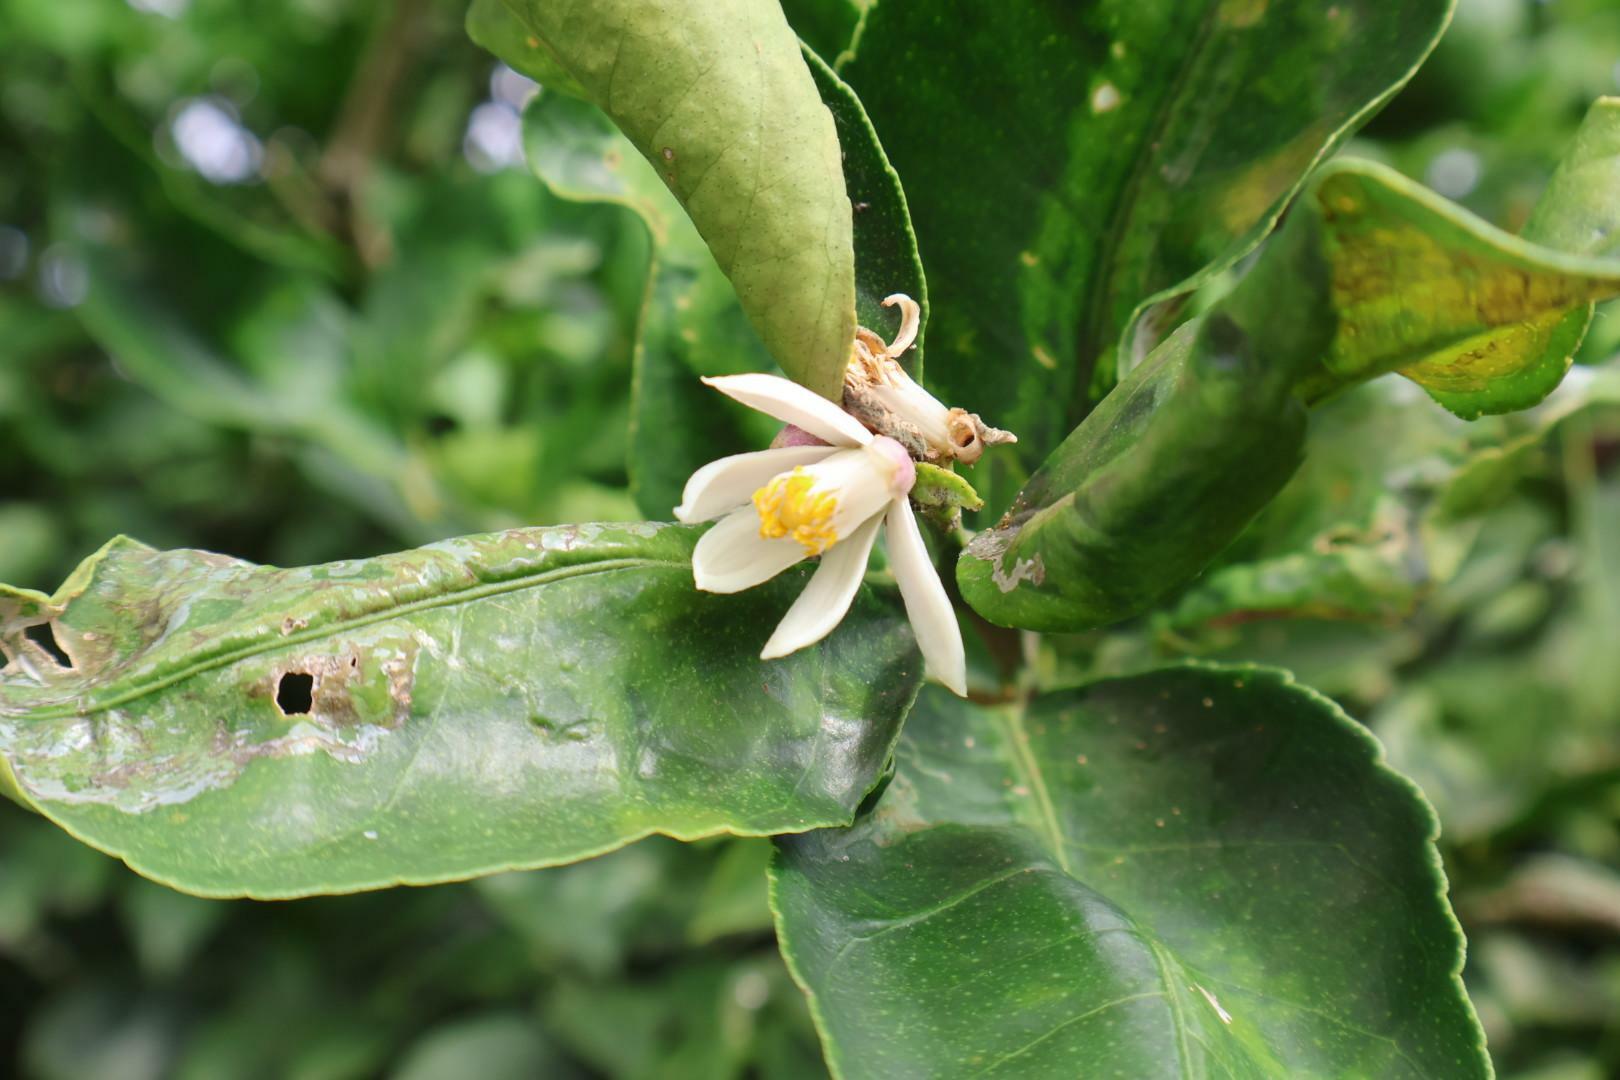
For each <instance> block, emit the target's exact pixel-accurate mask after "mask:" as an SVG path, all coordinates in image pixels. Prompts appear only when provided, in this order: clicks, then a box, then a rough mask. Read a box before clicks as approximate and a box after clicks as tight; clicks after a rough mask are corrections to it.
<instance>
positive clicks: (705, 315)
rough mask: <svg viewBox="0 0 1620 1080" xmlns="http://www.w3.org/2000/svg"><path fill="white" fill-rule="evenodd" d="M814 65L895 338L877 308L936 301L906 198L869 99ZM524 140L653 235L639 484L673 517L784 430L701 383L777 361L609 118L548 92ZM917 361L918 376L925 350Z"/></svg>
mask: <svg viewBox="0 0 1620 1080" xmlns="http://www.w3.org/2000/svg"><path fill="white" fill-rule="evenodd" d="M806 60H807V62H808V63H809V64H810V65H811V69H812V71H813V72H814V73H815V76H816V83H817V86H818V88H819V89H820V90H821V92H822V93H823V94H824V95H825V97H826V102H827V106H828V108H829V109H830V110H831V111H832V114H833V117H834V120H835V121H836V123H837V126H838V132H839V137H840V139H841V141H842V144H843V147H844V171H845V177H846V184H847V186H848V189H849V192H850V195H851V197H852V198H853V199H855V211H854V213H855V240H856V257H855V281H856V300H857V309H858V311H859V313H860V319H861V322H862V323H863V324H865V325H867V326H870V327H873V328H874V329H877V330H878V331H879V332H880V333H883V334H884V335H885V336H888V335H890V334H891V333H892V332H893V329H894V327H895V326H896V325H897V315H896V313H895V312H894V311H893V309H886V308H883V307H881V306H880V301H881V300H882V299H883V298H884V297H886V296H888V295H890V294H891V293H896V292H902V293H906V294H907V295H910V296H911V297H913V298H914V299H916V300H918V301H919V303H921V304H923V305H924V306H925V308H926V305H927V302H928V298H927V289H926V286H925V285H924V283H923V279H922V267H921V263H920V262H919V260H918V258H917V247H916V239H915V237H914V236H913V235H912V232H911V225H910V221H909V218H908V217H907V213H906V203H905V195H904V193H903V192H902V191H901V189H900V181H899V178H898V177H897V176H896V175H895V174H894V170H893V169H891V168H890V167H889V165H888V161H887V159H886V158H885V157H884V155H883V147H882V146H881V145H880V144H879V143H878V141H877V136H876V133H875V132H873V130H872V126H871V124H870V123H869V122H867V120H866V118H865V115H864V113H862V111H861V107H860V102H859V101H858V100H856V98H855V97H854V95H853V93H852V92H851V91H850V90H849V88H848V87H847V86H845V85H844V84H843V83H841V82H840V81H839V80H838V78H837V77H836V76H834V75H833V74H832V73H831V71H830V70H828V69H827V68H826V66H825V65H823V64H822V63H821V62H820V61H819V60H817V59H816V58H815V57H814V56H808V55H807V57H806ZM525 139H526V144H527V148H528V160H529V163H530V164H531V165H532V166H533V168H534V170H535V172H536V173H537V175H539V176H540V178H541V179H542V180H544V181H545V182H546V184H547V186H549V187H550V188H551V189H552V191H553V192H555V193H556V194H558V195H560V196H562V197H563V198H567V199H574V200H583V201H595V202H609V203H614V204H617V205H620V206H624V207H626V208H628V209H630V210H632V211H634V212H635V213H636V214H637V215H639V216H640V217H641V219H642V221H643V222H644V223H645V225H646V227H647V231H648V235H649V237H650V238H651V241H652V246H653V254H652V264H651V266H650V267H649V270H648V275H649V280H648V283H647V293H646V296H645V299H644V301H643V307H642V312H641V319H640V323H639V325H638V327H637V339H636V384H635V388H634V394H633V398H634V400H633V403H632V410H633V411H632V416H633V428H632V433H631V444H632V445H631V454H630V479H631V488H632V490H633V492H634V494H635V496H636V500H637V503H638V505H639V506H640V507H641V509H642V512H643V513H645V514H647V515H648V516H649V517H653V518H664V517H668V516H669V513H670V510H671V508H672V507H674V505H675V504H676V503H677V502H679V501H680V497H681V488H682V487H683V486H684V485H685V483H686V480H687V478H688V477H689V476H691V475H692V473H693V472H694V471H696V469H697V468H698V467H699V466H701V465H704V464H705V463H707V462H710V461H713V460H715V459H716V458H720V457H724V456H726V455H727V454H735V453H741V452H743V451H746V450H757V449H759V448H761V447H763V446H764V445H765V444H766V443H767V442H769V441H770V438H771V436H772V435H773V434H774V432H775V425H773V424H770V423H767V422H765V421H764V419H763V418H761V417H759V416H758V415H757V414H753V413H750V412H748V411H746V410H742V409H739V408H737V407H735V406H733V405H731V404H729V403H727V402H725V401H724V400H723V399H721V397H720V395H718V394H716V393H715V392H714V391H712V390H709V389H707V388H705V387H704V386H702V385H701V384H700V383H699V382H698V376H700V375H730V374H736V373H739V372H744V371H759V370H766V369H768V368H770V367H771V365H772V360H771V355H770V353H769V352H768V351H767V350H766V349H765V347H764V345H763V344H762V343H761V342H760V340H759V336H758V335H757V334H756V333H755V332H754V329H753V327H752V326H750V324H749V322H748V318H747V316H746V315H745V314H744V313H743V309H742V308H741V306H740V305H739V304H738V301H737V297H736V292H735V290H734V289H733V288H732V286H731V284H730V283H729V282H728V281H727V280H726V278H725V275H724V274H722V273H721V271H720V267H719V266H718V265H717V264H716V262H715V260H714V256H713V255H712V254H711V253H710V251H709V249H708V248H707V246H706V245H705V244H704V243H703V241H702V238H701V237H700V236H699V235H698V233H697V230H696V229H694V228H693V227H692V224H691V222H690V221H689V220H687V218H686V216H685V215H684V214H683V213H682V212H681V210H680V206H679V204H678V203H677V202H676V201H675V199H674V198H672V197H671V196H670V194H669V192H668V191H667V189H666V188H665V187H664V184H663V182H662V181H661V180H659V178H658V176H657V174H656V172H655V171H654V170H653V169H652V167H651V166H649V165H648V164H647V163H646V162H644V161H642V160H641V158H640V157H639V155H637V154H635V152H634V148H633V147H632V146H631V145H630V143H629V141H628V140H627V139H625V138H624V136H623V135H621V134H620V133H619V132H618V131H616V130H615V129H614V128H613V126H612V124H611V123H610V122H609V121H608V119H607V117H606V116H604V115H603V114H602V113H601V112H600V111H599V110H597V109H595V108H593V107H591V106H590V105H588V104H586V103H584V102H581V101H574V100H570V99H568V98H564V97H559V96H557V95H554V94H542V95H541V96H540V97H539V98H538V99H537V100H536V101H535V102H534V103H533V104H531V105H530V106H529V108H528V110H527V111H526V113H525ZM924 315H925V317H926V310H925V312H924ZM906 360H907V364H908V366H911V367H912V368H913V370H914V371H920V370H921V365H922V347H921V345H919V346H918V347H916V348H914V349H913V350H911V351H910V352H908V353H907V354H906Z"/></svg>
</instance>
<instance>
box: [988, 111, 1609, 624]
mask: <svg viewBox="0 0 1620 1080" xmlns="http://www.w3.org/2000/svg"><path fill="white" fill-rule="evenodd" d="M1594 116H1595V117H1596V118H1597V119H1594V120H1593V121H1591V122H1590V123H1589V124H1588V127H1593V126H1594V125H1596V126H1597V127H1598V128H1601V129H1604V130H1606V125H1608V124H1609V123H1612V122H1614V120H1615V119H1616V117H1617V116H1620V114H1615V113H1613V112H1612V111H1611V110H1608V109H1607V108H1606V107H1605V106H1600V107H1599V109H1598V110H1596V112H1595V114H1594ZM1608 145H1610V143H1608V142H1605V141H1604V140H1600V139H1596V138H1595V137H1594V136H1592V133H1590V132H1589V133H1588V137H1587V138H1585V139H1583V140H1582V141H1581V143H1580V144H1579V145H1578V146H1577V148H1576V150H1575V151H1574V152H1573V153H1572V155H1571V158H1570V162H1586V163H1587V165H1586V167H1584V168H1583V167H1579V166H1577V165H1575V164H1569V163H1566V169H1565V170H1564V171H1563V172H1561V173H1560V175H1561V176H1563V175H1565V174H1566V173H1568V174H1570V175H1574V174H1577V173H1579V174H1580V175H1587V176H1592V175H1595V176H1597V177H1599V178H1601V177H1602V176H1603V175H1606V174H1605V172H1604V169H1606V168H1611V167H1613V166H1614V165H1615V162H1614V161H1611V160H1609V159H1607V158H1603V157H1602V156H1601V154H1600V153H1599V152H1598V149H1600V148H1602V147H1605V146H1608ZM1594 148H1598V149H1594ZM1573 185H1574V181H1573V180H1563V181H1561V182H1560V184H1559V185H1557V186H1556V191H1555V194H1554V196H1553V197H1555V198H1557V197H1559V196H1557V194H1556V192H1560V191H1569V190H1574V187H1573ZM1573 198H1574V197H1573V196H1570V199H1571V200H1573ZM1575 205H1585V204H1580V203H1575ZM1541 220H1542V221H1544V222H1546V224H1543V225H1542V226H1541V227H1542V228H1543V229H1546V230H1547V231H1549V232H1558V233H1559V234H1560V235H1563V236H1565V237H1566V238H1573V237H1574V236H1576V235H1577V234H1579V235H1584V236H1585V237H1586V242H1587V244H1588V245H1589V246H1592V245H1601V244H1603V243H1607V242H1608V241H1607V239H1605V238H1606V236H1607V233H1606V232H1605V226H1604V225H1603V223H1602V222H1596V223H1594V221H1593V220H1592V219H1591V217H1590V215H1574V214H1572V215H1571V217H1570V220H1569V222H1568V223H1566V222H1565V220H1564V219H1563V218H1562V217H1561V216H1560V215H1558V214H1557V213H1554V212H1553V211H1552V210H1545V209H1544V211H1543V216H1542V218H1541ZM1615 225H1616V226H1617V227H1620V219H1617V220H1616V222H1615ZM1616 292H1620V260H1613V261H1609V260H1601V259H1595V258H1590V257H1584V256H1577V255H1567V254H1563V253H1560V252H1557V251H1553V250H1551V249H1549V248H1543V247H1538V246H1536V245H1533V244H1530V243H1528V242H1527V241H1524V240H1522V239H1520V238H1517V237H1513V236H1510V235H1508V234H1506V233H1503V232H1501V231H1500V230H1497V229H1494V228H1493V227H1491V226H1490V225H1487V224H1486V223H1484V222H1482V221H1480V220H1479V219H1477V218H1474V217H1473V216H1472V215H1469V214H1467V213H1466V212H1465V211H1463V210H1461V209H1460V208H1458V207H1456V206H1454V205H1452V204H1450V203H1448V202H1446V201H1445V200H1443V199H1441V198H1439V197H1438V196H1436V195H1434V194H1433V193H1431V192H1429V191H1427V190H1426V189H1424V188H1422V187H1420V186H1418V185H1416V184H1413V183H1412V182H1410V181H1408V180H1406V179H1404V178H1402V177H1401V176H1399V175H1398V174H1396V173H1394V172H1392V171H1390V170H1388V169H1386V168H1384V167H1382V166H1379V165H1374V164H1372V163H1369V162H1361V161H1354V160H1345V159H1341V160H1338V161H1334V162H1331V163H1329V164H1328V165H1327V166H1324V167H1323V168H1322V169H1321V170H1320V171H1319V173H1318V174H1317V177H1316V178H1315V179H1314V180H1313V181H1312V187H1311V191H1310V193H1309V194H1308V195H1307V196H1306V197H1305V198H1304V199H1303V200H1301V205H1300V206H1298V207H1296V209H1295V212H1294V213H1293V214H1292V215H1291V216H1290V218H1289V223H1288V225H1287V227H1286V228H1284V229H1283V230H1282V231H1281V233H1280V234H1279V235H1278V236H1276V237H1275V238H1274V239H1273V240H1272V241H1271V243H1269V244H1268V245H1267V247H1266V248H1265V250H1264V251H1263V252H1262V254H1261V256H1260V258H1259V259H1258V260H1257V262H1256V264H1255V266H1254V267H1253V268H1252V269H1251V270H1250V271H1249V273H1248V275H1247V276H1246V277H1245V278H1244V279H1243V280H1242V281H1241V282H1240V283H1239V284H1238V285H1237V286H1236V287H1235V288H1234V289H1233V290H1232V291H1231V292H1230V293H1229V294H1227V295H1226V296H1224V297H1222V298H1221V299H1220V300H1219V301H1217V302H1216V303H1215V304H1214V306H1213V307H1212V308H1211V310H1210V312H1209V313H1208V314H1207V315H1205V316H1203V317H1202V318H1201V319H1196V320H1193V321H1192V322H1189V323H1187V324H1185V325H1184V326H1182V327H1181V328H1180V329H1179V330H1178V331H1177V332H1176V333H1175V334H1174V335H1172V336H1171V337H1170V338H1169V339H1167V340H1166V341H1165V342H1164V343H1163V344H1161V345H1160V346H1159V347H1158V348H1157V349H1155V350H1154V352H1153V353H1152V354H1151V355H1150V356H1149V358H1148V360H1147V361H1146V362H1145V363H1143V364H1142V365H1141V366H1139V367H1138V368H1136V370H1134V371H1132V372H1131V373H1130V374H1129V375H1128V376H1127V377H1126V378H1125V380H1124V381H1123V382H1121V383H1120V385H1119V386H1118V387H1117V388H1116V389H1115V390H1114V391H1113V392H1112V393H1111V394H1110V395H1109V396H1108V397H1107V398H1106V399H1105V400H1104V401H1103V403H1102V404H1101V405H1100V406H1099V407H1098V408H1097V409H1096V410H1095V411H1094V412H1093V413H1092V414H1091V415H1090V416H1088V417H1087V418H1086V420H1085V421H1084V422H1083V423H1082V424H1081V425H1080V426H1079V427H1078V428H1076V429H1075V431H1074V433H1073V434H1072V435H1071V436H1070V437H1069V439H1068V440H1067V441H1065V442H1064V443H1063V445H1062V446H1060V447H1059V448H1058V449H1057V451H1055V452H1054V453H1053V454H1052V455H1051V457H1050V458H1049V459H1048V460H1047V462H1046V463H1045V464H1044V465H1043V466H1042V467H1041V469H1040V471H1039V472H1037V473H1036V475H1035V476H1034V477H1033V478H1032V479H1031V480H1030V482H1029V483H1028V484H1027V485H1026V486H1025V488H1024V490H1023V491H1022V492H1020V494H1019V496H1018V499H1017V500H1016V501H1015V502H1014V504H1013V507H1012V509H1011V510H1010V511H1009V513H1008V515H1007V516H1006V517H1005V518H1003V519H1002V521H1000V522H998V523H997V525H996V526H995V527H994V528H993V529H990V530H987V531H985V532H983V533H981V534H979V536H977V537H976V538H975V539H974V541H973V543H972V544H971V545H970V546H969V547H968V549H967V551H966V552H965V553H964V555H963V558H962V559H961V561H960V562H959V563H958V566H957V577H958V580H959V581H960V582H961V585H962V592H963V595H964V597H965V598H966V599H967V600H968V602H969V603H970V604H972V605H973V606H974V607H975V608H976V609H977V610H978V611H979V612H980V613H981V614H982V615H984V616H985V617H986V618H988V619H990V620H991V621H992V622H997V623H1001V624H1003V625H1012V626H1023V627H1028V628H1031V629H1042V630H1077V629H1084V628H1087V627H1092V626H1098V625H1103V624H1106V623H1110V622H1117V621H1119V620H1121V619H1125V618H1129V617H1131V616H1134V615H1138V614H1141V613H1142V612H1144V611H1146V610H1147V609H1148V608H1150V607H1151V606H1153V605H1154V604H1155V603H1157V602H1159V601H1160V600H1162V599H1164V598H1166V597H1167V596H1169V595H1170V593H1172V592H1173V591H1174V590H1176V589H1178V588H1180V587H1182V586H1183V585H1185V584H1186V583H1187V582H1188V581H1190V580H1192V578H1193V577H1194V576H1196V575H1197V574H1198V573H1200V572H1201V571H1202V570H1203V569H1204V568H1205V567H1206V566H1207V565H1208V564H1209V563H1210V561H1211V560H1212V559H1214V558H1215V556H1216V555H1218V554H1219V553H1220V552H1221V550H1222V549H1223V548H1225V547H1226V546H1227V544H1229V543H1230V542H1231V541H1232V540H1233V539H1234V538H1235V537H1236V536H1237V535H1238V534H1239V533H1240V532H1241V531H1242V529H1243V528H1244V527H1245V526H1247V524H1248V523H1249V521H1250V520H1252V519H1253V517H1254V516H1255V514H1257V513H1258V512H1259V511H1260V510H1261V509H1262V508H1263V507H1265V506H1266V504H1267V503H1268V502H1269V501H1270V499H1271V498H1272V497H1273V496H1274V495H1275V494H1276V493H1277V492H1278V491H1279V490H1281V488H1282V486H1283V484H1284V483H1285V482H1286V481H1287V480H1288V479H1289V477H1290V476H1291V475H1292V473H1293V471H1294V469H1295V467H1296V466H1297V464H1298V462H1299V459H1300V455H1301V453H1302V447H1303V442H1302V439H1303V430H1304V414H1303V410H1302V409H1301V408H1300V402H1302V401H1303V402H1307V403H1308V402H1317V401H1321V400H1323V399H1324V398H1326V397H1328V396H1330V395H1331V394H1332V393H1334V392H1337V391H1340V390H1342V389H1344V388H1345V387H1347V386H1351V385H1354V384H1355V383H1357V382H1360V381H1364V380H1366V379H1369V378H1372V377H1374V376H1376V375H1379V374H1383V373H1385V372H1388V371H1391V370H1396V369H1399V370H1401V371H1402V372H1403V373H1404V374H1407V375H1409V376H1411V377H1413V378H1415V379H1416V380H1418V381H1420V382H1422V383H1424V384H1425V387H1426V389H1429V391H1430V392H1431V394H1433V395H1434V396H1436V397H1438V398H1439V399H1440V400H1441V401H1442V402H1443V403H1445V404H1447V405H1448V407H1450V408H1452V409H1453V411H1457V412H1460V413H1464V414H1465V415H1469V416H1472V415H1478V413H1479V411H1481V410H1483V411H1491V412H1500V411H1505V410H1512V409H1522V408H1526V407H1528V406H1530V405H1534V404H1535V403H1536V402H1538V401H1540V400H1541V399H1542V398H1544V397H1545V396H1546V395H1547V393H1549V392H1550V391H1551V390H1552V389H1553V387H1554V386H1556V385H1557V383H1558V380H1559V379H1561V378H1562V377H1563V374H1564V372H1565V371H1566V370H1567V369H1568V366H1569V358H1570V355H1571V353H1572V352H1573V351H1574V348H1575V346H1576V345H1577V344H1578V343H1579V335H1580V333H1581V332H1582V329H1583V328H1584V326H1585V323H1586V321H1587V320H1588V319H1589V318H1590V302H1591V300H1593V299H1595V298H1597V297H1601V296H1607V295H1611V294H1614V293H1616ZM1442 387H1443V388H1442ZM1465 401H1466V402H1471V403H1472V404H1471V405H1469V406H1468V407H1467V408H1464V407H1463V405H1462V403H1463V402H1465ZM1296 569H1297V568H1296ZM1363 569H1365V567H1364V568H1363ZM1284 588H1287V586H1286V585H1284Z"/></svg>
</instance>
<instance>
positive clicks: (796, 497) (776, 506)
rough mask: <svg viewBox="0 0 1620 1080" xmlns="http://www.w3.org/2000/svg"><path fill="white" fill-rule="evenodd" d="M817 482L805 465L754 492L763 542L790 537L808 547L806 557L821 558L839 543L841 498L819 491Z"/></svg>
mask: <svg viewBox="0 0 1620 1080" xmlns="http://www.w3.org/2000/svg"><path fill="white" fill-rule="evenodd" d="M815 483H816V481H815V477H813V476H811V475H810V474H809V473H808V472H806V471H805V469H804V466H802V465H801V466H799V467H798V468H797V469H794V470H793V471H792V472H790V473H783V474H782V475H781V476H778V477H776V478H775V479H774V480H772V481H771V482H770V483H768V484H766V485H765V486H764V487H762V488H760V489H759V490H758V491H756V492H754V509H756V510H758V511H759V535H760V537H761V538H762V539H765V540H780V539H781V538H782V537H784V536H785V537H790V538H792V539H793V540H794V541H796V542H797V543H799V544H802V545H804V553H805V554H806V555H820V554H821V553H822V552H823V551H826V550H827V549H828V548H830V547H832V546H833V545H834V544H836V543H837V542H838V532H837V530H835V529H834V528H833V526H832V517H833V514H834V513H835V512H836V511H837V510H838V496H837V495H835V494H833V493H832V492H830V491H826V492H818V491H816V490H815Z"/></svg>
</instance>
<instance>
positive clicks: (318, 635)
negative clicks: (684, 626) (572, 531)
mask: <svg viewBox="0 0 1620 1080" xmlns="http://www.w3.org/2000/svg"><path fill="white" fill-rule="evenodd" d="M685 566H686V563H685V562H673V561H668V560H661V559H648V558H626V559H607V560H603V561H602V562H598V563H590V564H586V565H583V566H565V567H559V568H557V569H555V570H548V571H544V572H542V573H539V574H536V575H533V576H529V577H515V578H509V579H507V580H504V581H492V582H485V583H482V584H479V585H473V586H470V587H468V588H465V589H458V590H455V591H453V592H447V593H444V594H441V595H438V596H430V597H424V598H423V599H420V600H412V601H410V602H408V603H404V604H398V605H395V606H391V607H387V608H381V609H378V610H376V611H370V612H367V613H366V614H364V615H360V616H356V617H354V618H350V619H339V620H336V621H333V622H329V623H322V624H320V625H318V626H314V627H309V628H307V629H304V630H300V631H297V632H295V633H291V634H287V635H285V636H282V637H278V638H276V639H274V640H271V641H260V642H255V643H253V644H251V645H244V646H241V647H239V648H236V649H230V650H227V651H224V652H220V653H217V654H214V655H212V656H204V657H203V658H201V659H199V660H197V661H195V662H193V663H191V664H188V665H186V666H185V667H182V668H179V669H177V670H175V671H172V672H170V673H168V674H166V675H162V676H159V677H157V678H154V679H151V680H150V681H140V682H137V683H136V685H134V686H132V687H131V688H130V689H128V690H126V691H124V692H122V693H114V694H112V695H111V696H110V697H107V698H105V699H103V700H101V701H98V702H96V703H94V704H92V705H89V706H83V705H77V704H75V705H56V706H46V707H44V708H41V709H37V710H25V711H24V713H23V714H22V715H23V716H25V717H27V718H28V719H31V720H57V719H64V718H67V717H75V718H78V717H86V716H92V715H94V714H96V713H101V712H106V711H107V710H109V709H115V708H117V707H118V706H120V705H124V704H127V703H128V702H131V701H134V700H136V699H138V698H141V697H144V696H146V695H147V694H151V693H155V692H157V691H159V690H165V689H167V688H168V687H170V686H173V685H174V684H175V683H178V682H183V681H184V680H186V679H190V678H192V677H194V676H196V675H200V674H203V673H204V672H208V671H215V670H218V669H219V668H222V667H229V666H230V665H231V664H235V663H237V662H239V661H242V660H246V659H248V658H249V657H253V656H259V655H262V654H263V653H267V652H275V651H278V650H281V649H287V648H292V647H296V646H298V645H302V644H305V643H307V642H310V641H318V640H320V639H322V638H327V637H331V636H333V635H335V634H338V633H341V632H344V631H352V630H357V629H360V628H362V627H366V626H371V625H373V624H375V623H379V622H387V621H388V620H390V619H398V618H404V617H406V616H409V615H413V614H415V613H417V612H419V611H430V610H433V609H435V608H441V607H452V606H454V605H457V604H471V603H476V602H477V601H479V600H484V599H487V598H488V597H491V596H499V595H502V594H504V593H511V592H517V591H519V590H522V589H528V588H537V587H539V586H541V585H549V584H551V583H553V582H556V581H562V580H566V579H568V578H574V577H585V576H588V575H591V574H603V573H612V572H614V571H618V570H633V569H638V568H644V567H646V568H655V569H681V568H684V567H685Z"/></svg>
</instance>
